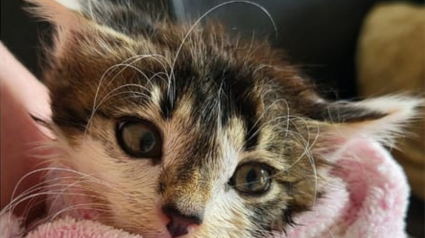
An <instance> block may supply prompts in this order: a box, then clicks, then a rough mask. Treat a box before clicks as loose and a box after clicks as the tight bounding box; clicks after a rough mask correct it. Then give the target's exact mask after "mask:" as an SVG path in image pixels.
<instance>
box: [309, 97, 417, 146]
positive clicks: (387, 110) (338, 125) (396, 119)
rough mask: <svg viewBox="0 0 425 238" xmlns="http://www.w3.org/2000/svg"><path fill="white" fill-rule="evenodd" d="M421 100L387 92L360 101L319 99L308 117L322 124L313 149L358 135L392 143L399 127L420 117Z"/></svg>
mask: <svg viewBox="0 0 425 238" xmlns="http://www.w3.org/2000/svg"><path fill="white" fill-rule="evenodd" d="M424 106H425V100H424V99H419V98H414V97H405V96H387V97H380V98H375V99H368V100H364V101H360V102H332V103H326V102H320V103H319V104H316V106H315V109H314V113H313V114H312V115H311V118H312V119H313V120H314V121H315V122H317V123H319V125H320V127H321V128H322V129H321V131H320V136H319V139H318V144H317V146H316V148H315V150H316V152H324V153H326V152H331V151H334V150H336V149H337V148H338V147H340V146H342V145H343V144H344V143H346V142H348V141H351V140H352V139H358V138H371V139H373V140H376V141H378V142H381V143H382V144H384V145H392V143H393V141H394V139H395V137H397V136H401V135H403V130H402V129H403V127H404V126H406V125H407V124H408V123H409V122H412V120H415V119H416V120H417V119H419V118H420V113H419V111H420V110H421V109H423V107H424Z"/></svg>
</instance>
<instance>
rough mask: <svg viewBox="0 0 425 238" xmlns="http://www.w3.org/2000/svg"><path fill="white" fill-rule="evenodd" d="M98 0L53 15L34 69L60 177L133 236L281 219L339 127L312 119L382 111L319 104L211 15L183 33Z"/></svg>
mask: <svg viewBox="0 0 425 238" xmlns="http://www.w3.org/2000/svg"><path fill="white" fill-rule="evenodd" d="M42 4H43V3H41V5H42ZM51 4H53V5H55V3H51ZM48 5H49V4H47V5H46V6H44V7H45V8H48V7H49V6H48ZM55 6H56V7H59V6H60V5H55ZM108 9H109V10H107V11H110V12H109V13H108V14H109V15H102V14H100V13H97V14H99V16H97V18H96V17H94V19H91V20H88V19H86V18H82V17H81V16H79V15H78V14H76V13H72V12H67V13H66V14H68V15H65V16H62V17H63V18H66V17H68V18H69V17H70V18H75V19H74V20H75V21H76V23H75V22H74V23H73V24H70V25H66V24H65V25H66V27H68V28H69V29H65V30H64V28H66V27H64V26H61V27H62V28H61V30H60V31H59V35H58V40H57V42H56V47H55V49H54V50H53V53H52V62H51V64H50V66H49V68H48V69H47V70H46V80H47V82H48V86H49V89H50V91H51V98H52V110H53V122H54V123H55V125H56V126H57V128H58V129H57V132H58V136H59V141H60V143H59V144H61V145H62V149H63V150H64V151H65V153H64V156H63V158H61V159H57V161H56V162H59V163H62V164H63V165H65V166H67V167H69V168H71V169H74V170H76V171H79V172H81V173H83V174H87V175H88V176H87V177H85V179H82V180H81V178H80V180H78V179H79V178H76V180H78V181H79V182H78V183H74V184H78V188H79V189H82V190H79V192H81V193H83V194H85V195H87V197H89V198H90V200H91V205H90V207H91V208H92V209H95V210H100V214H101V216H100V217H99V220H100V221H102V222H104V223H106V224H109V225H112V226H114V227H118V228H123V229H125V230H127V231H131V232H134V233H139V234H142V235H144V236H145V237H170V236H173V237H179V236H183V235H185V234H188V237H264V236H265V235H268V234H271V232H273V231H278V232H282V231H283V230H284V229H285V227H286V226H288V225H289V224H290V223H291V216H292V215H293V214H296V213H299V212H303V211H305V210H307V209H309V208H310V207H311V206H312V205H313V204H314V202H315V199H316V198H317V197H318V195H320V194H321V193H322V192H324V189H323V187H324V186H325V179H324V178H323V177H321V176H320V175H324V174H325V171H326V166H325V164H326V163H325V161H324V160H323V155H325V154H326V153H327V151H330V150H332V148H333V147H332V146H330V145H329V141H332V142H333V143H334V145H337V144H338V143H340V142H341V141H343V140H344V139H343V137H342V136H341V137H336V136H335V137H332V138H329V137H326V135H327V134H332V133H331V132H330V131H331V129H330V127H331V125H330V123H326V122H325V121H329V120H330V119H333V120H336V119H337V120H338V121H335V122H356V121H361V123H359V124H362V123H363V124H364V123H365V121H367V120H368V119H377V118H380V117H382V116H383V115H384V113H380V112H375V111H368V110H366V109H364V108H359V107H357V108H355V107H348V106H345V105H340V104H336V105H331V104H326V103H325V102H324V101H323V100H321V99H320V98H319V97H318V96H317V95H316V94H315V93H314V92H313V91H312V89H311V87H310V86H309V85H308V83H307V82H305V80H303V79H302V78H301V77H300V76H299V74H298V73H297V71H296V70H295V69H293V68H292V67H290V66H288V65H287V64H286V63H285V62H282V61H281V59H280V58H279V56H276V55H275V54H274V53H273V52H272V51H271V50H270V49H269V48H268V47H267V46H261V47H257V46H252V45H249V44H244V43H240V42H237V41H232V40H229V39H227V37H226V35H225V34H224V33H223V31H222V30H221V29H219V28H218V27H213V26H210V27H206V28H205V29H201V28H198V27H197V28H194V30H192V31H191V32H190V33H189V34H187V33H188V31H189V28H188V27H184V26H178V25H174V24H172V23H166V22H158V23H153V24H151V23H149V24H148V22H149V21H147V20H146V19H145V18H144V17H140V13H139V14H137V12H136V13H134V12H133V11H134V10H129V9H127V8H126V7H123V8H119V9H120V11H117V12H119V14H126V16H129V18H128V19H126V21H127V22H128V21H130V22H133V23H138V24H137V26H138V27H139V28H140V29H139V28H126V27H125V26H123V25H114V24H117V22H118V23H119V22H120V19H121V18H118V17H117V15H114V14H118V13H116V12H115V11H114V10H113V9H118V8H117V7H113V8H108ZM111 9H112V10H111ZM62 10H63V11H66V10H64V9H62ZM98 10H99V11H100V12H101V10H102V9H101V8H99V9H98ZM46 11H47V10H46ZM105 11H106V10H105ZM44 14H45V15H46V16H47V17H50V18H54V17H55V16H50V15H48V14H46V13H44ZM50 14H53V13H50ZM83 15H84V14H83ZM106 16H108V17H109V18H108V19H109V20H108V19H106V20H105V19H103V18H106ZM114 17H115V18H116V19H115V18H114ZM58 18H59V20H56V21H57V22H56V23H57V24H58V25H60V24H61V23H60V22H61V19H60V17H59V16H58ZM111 19H115V20H114V21H110V20H111ZM121 20H122V19H121ZM94 22H97V23H94ZM68 24H69V23H68ZM81 24H82V25H81ZM144 24H146V25H144ZM186 34H187V37H185V36H186ZM335 115H338V117H337V118H336V117H335ZM341 128H344V127H341ZM350 133H351V132H350ZM320 135H321V136H320ZM316 148H317V149H316ZM87 178H90V179H87Z"/></svg>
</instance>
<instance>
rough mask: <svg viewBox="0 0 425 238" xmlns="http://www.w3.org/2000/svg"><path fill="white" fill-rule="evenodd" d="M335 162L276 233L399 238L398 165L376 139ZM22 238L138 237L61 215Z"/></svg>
mask: <svg viewBox="0 0 425 238" xmlns="http://www.w3.org/2000/svg"><path fill="white" fill-rule="evenodd" d="M331 160H333V162H335V163H336V164H337V165H339V168H338V169H334V170H333V171H332V172H331V173H332V174H333V175H334V180H333V184H331V185H330V186H328V187H329V189H328V191H327V192H326V194H325V196H324V197H323V198H321V199H318V200H317V203H316V204H315V206H314V207H313V209H312V211H309V212H305V213H303V214H299V216H297V217H295V218H294V220H295V221H296V223H297V224H299V225H297V226H294V227H290V228H289V229H288V231H287V235H285V234H276V236H277V237H290V238H292V237H297V238H304V237H305V238H325V237H343V238H357V237H359V238H360V237H361V238H369V237H370V238H388V237H392V238H402V237H406V234H405V231H404V228H405V222H404V219H405V213H406V209H407V199H408V192H409V189H408V185H407V180H406V177H405V175H404V173H403V170H402V168H401V167H400V166H399V165H398V164H397V163H396V162H395V161H394V159H393V158H392V157H391V155H390V154H389V153H388V152H387V151H386V150H385V149H384V148H383V147H382V146H381V145H379V144H378V143H376V142H374V141H371V140H367V139H362V140H360V139H359V140H355V141H352V142H350V143H347V144H346V145H345V146H344V147H343V148H341V149H340V150H339V151H338V152H337V153H336V154H335V156H334V157H333V158H331ZM9 218H10V216H9V215H8V214H5V215H3V216H2V217H1V223H0V224H1V237H2V238H3V237H4V238H15V237H22V236H21V235H20V231H21V228H20V224H19V219H18V218H15V217H12V219H9ZM26 237H27V238H65V237H67V238H77V237H78V238H118V237H120V238H141V237H142V236H139V235H134V234H129V233H127V232H125V231H122V230H118V229H114V228H112V227H108V226H105V225H102V224H100V223H98V222H95V221H92V220H84V219H80V220H79V219H75V218H61V219H58V220H55V221H53V222H49V223H45V224H42V225H40V226H39V227H37V228H36V229H35V230H33V231H32V232H30V233H29V234H28V235H27V236H26Z"/></svg>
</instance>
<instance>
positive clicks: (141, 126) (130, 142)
mask: <svg viewBox="0 0 425 238" xmlns="http://www.w3.org/2000/svg"><path fill="white" fill-rule="evenodd" d="M116 135H117V140H118V144H119V145H120V147H121V148H122V149H123V150H124V151H125V152H126V153H127V154H129V155H131V156H133V157H136V158H149V159H151V158H152V159H153V158H160V157H161V155H162V140H161V136H160V134H159V132H158V130H157V128H156V127H155V126H154V125H153V124H152V123H149V122H147V121H144V120H141V119H135V118H131V119H125V120H123V121H121V122H119V123H118V125H117V129H116Z"/></svg>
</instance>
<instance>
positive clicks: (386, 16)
mask: <svg viewBox="0 0 425 238" xmlns="http://www.w3.org/2000/svg"><path fill="white" fill-rule="evenodd" d="M357 73H358V81H359V89H360V93H361V95H362V96H368V97H369V96H378V95H383V94H395V93H403V92H416V93H419V94H420V95H421V96H424V95H425V6H424V5H419V4H416V5H415V4H408V3H386V4H379V5H377V6H375V7H374V8H373V9H372V10H371V11H370V13H369V15H368V16H367V18H366V20H365V22H364V24H363V28H362V32H361V34H360V39H359V44H358V48H357ZM424 115H425V114H422V115H421V117H422V118H419V119H421V120H420V121H418V122H417V123H415V124H414V125H412V126H411V127H410V128H409V130H408V131H407V133H406V137H405V139H403V140H401V141H400V142H399V146H398V148H399V151H398V150H396V149H394V150H393V155H394V156H395V157H396V159H397V160H398V162H399V163H400V164H401V165H402V166H403V167H404V170H405V172H406V173H407V176H408V178H409V182H410V185H411V187H412V192H413V194H415V195H417V196H418V197H420V198H422V199H423V200H425V120H423V119H424Z"/></svg>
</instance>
